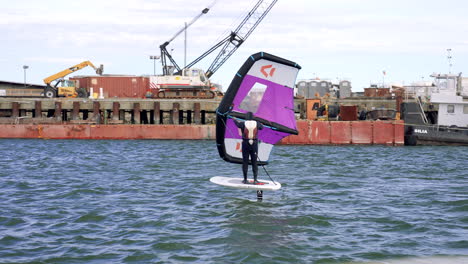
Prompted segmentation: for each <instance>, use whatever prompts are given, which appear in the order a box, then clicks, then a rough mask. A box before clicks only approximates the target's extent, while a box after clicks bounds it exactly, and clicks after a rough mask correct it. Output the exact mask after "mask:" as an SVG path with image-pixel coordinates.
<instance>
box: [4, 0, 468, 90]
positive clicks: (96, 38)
mask: <svg viewBox="0 0 468 264" xmlns="http://www.w3.org/2000/svg"><path fill="white" fill-rule="evenodd" d="M256 1H257V0H237V1H230V0H218V1H217V3H216V5H215V6H214V7H213V8H212V9H211V10H210V12H209V13H208V14H207V15H204V16H203V17H202V18H201V19H200V20H199V21H197V22H196V23H195V24H194V25H193V26H192V27H191V28H189V31H188V41H189V44H188V59H187V60H188V62H190V61H192V60H193V59H195V58H196V57H198V56H199V55H201V54H202V53H203V52H204V51H205V50H207V49H209V48H210V47H211V46H212V45H214V44H215V43H216V42H217V41H218V40H220V39H221V38H222V37H225V36H227V34H228V32H229V31H230V30H234V29H235V27H237V25H238V23H239V22H240V19H241V18H242V17H243V16H245V15H246V13H247V12H248V11H249V10H250V9H251V7H252V6H253V5H254V3H255V2H256ZM212 2H213V0H199V1H188V0H172V1H161V0H134V1H128V0H112V1H107V0H101V1H91V0H80V1H62V0H61V1H59V0H42V1H36V0H16V1H6V0H0V11H1V12H0V13H1V16H0V36H2V38H1V41H0V50H1V53H0V54H1V55H0V80H5V81H16V82H23V78H24V71H23V65H28V66H29V69H27V72H26V76H27V82H28V83H37V84H42V83H43V82H42V79H43V78H45V77H47V76H49V75H51V74H53V73H56V72H58V71H60V70H63V69H65V68H67V67H70V66H72V65H74V64H77V63H79V62H81V61H83V60H90V61H92V62H93V63H94V64H95V65H96V66H98V65H99V64H104V72H105V73H106V74H132V75H146V74H152V73H153V61H151V60H150V59H149V55H159V45H160V44H162V43H164V42H165V41H166V40H169V39H170V38H171V37H172V36H173V35H174V34H175V33H176V32H177V31H178V30H179V29H180V28H182V27H183V25H184V22H189V21H190V20H191V19H192V18H193V17H195V16H196V15H197V14H198V13H199V12H201V10H202V9H203V8H205V7H206V6H208V5H210V4H211V3H212ZM467 14H468V2H467V1H460V0H446V1H443V2H441V1H434V0H424V1H423V0H393V1H375V0H308V1H306V0H289V1H286V0H279V1H278V3H277V4H276V5H275V6H274V7H273V9H272V10H271V12H270V13H269V14H268V15H267V17H266V18H265V19H264V20H263V21H262V23H261V24H260V25H259V26H258V27H257V29H256V30H255V31H254V32H253V34H252V35H251V36H250V37H249V39H248V40H247V41H246V42H245V43H244V44H243V45H242V46H241V47H240V48H239V49H238V50H237V52H236V53H234V55H233V56H232V57H231V58H230V59H229V60H228V61H227V62H226V63H225V64H224V65H223V66H222V67H221V68H220V69H219V70H218V71H217V72H216V73H215V75H214V76H213V77H212V81H214V82H217V83H220V84H222V85H223V88H224V89H226V88H227V86H228V85H229V83H230V82H231V80H232V78H233V76H234V74H235V73H236V71H237V70H238V69H239V67H240V66H241V65H242V63H243V62H244V61H245V60H246V59H247V58H248V56H249V55H251V54H253V53H256V52H259V51H265V52H269V53H272V54H275V55H277V56H280V57H284V58H286V59H289V60H292V61H295V62H297V63H298V64H299V65H301V66H302V70H301V71H300V73H299V76H298V79H311V78H314V77H320V78H322V79H331V80H337V79H349V80H351V82H352V84H353V91H362V90H363V88H364V87H368V86H369V84H370V83H379V84H381V83H382V79H383V74H382V71H383V70H385V71H386V72H387V75H386V76H385V83H390V82H392V83H404V84H410V83H412V82H414V81H421V80H422V79H423V78H424V80H425V81H427V80H430V78H429V75H430V74H431V73H433V72H440V73H447V72H448V71H449V66H448V60H447V49H448V48H451V49H452V57H453V59H452V64H453V67H452V73H458V72H463V71H465V72H466V73H465V76H468V15H467ZM183 42H184V38H183V34H182V35H181V36H179V38H177V39H176V40H174V41H173V42H172V43H171V45H170V46H169V50H170V49H171V48H173V49H174V51H173V55H174V57H175V59H176V61H177V62H178V64H179V65H183V64H184V60H183V55H184V48H183ZM212 59H213V58H211V57H209V58H207V59H206V60H204V61H202V63H200V64H198V65H197V66H198V67H200V68H202V69H205V70H206V69H207V68H208V66H209V64H210V63H211V62H212ZM156 72H157V73H161V65H160V62H159V61H158V62H157V65H156ZM92 74H94V71H93V70H92V69H89V68H88V69H84V70H81V71H79V72H76V73H75V74H72V76H73V75H92Z"/></svg>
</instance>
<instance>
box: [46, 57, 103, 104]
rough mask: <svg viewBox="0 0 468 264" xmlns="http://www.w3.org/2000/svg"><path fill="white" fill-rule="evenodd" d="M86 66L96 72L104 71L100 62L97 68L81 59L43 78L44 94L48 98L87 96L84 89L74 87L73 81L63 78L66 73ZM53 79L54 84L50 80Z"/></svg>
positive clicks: (100, 73)
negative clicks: (73, 64) (75, 63)
mask: <svg viewBox="0 0 468 264" xmlns="http://www.w3.org/2000/svg"><path fill="white" fill-rule="evenodd" d="M86 66H90V67H92V68H93V69H94V70H95V71H96V73H97V74H99V75H102V72H103V71H104V66H103V65H102V64H101V65H100V67H99V68H97V67H96V66H94V64H92V63H91V62H90V61H83V62H82V63H79V64H77V65H75V66H72V67H70V68H68V69H65V70H63V71H61V72H58V73H56V74H53V75H51V76H49V77H47V78H45V79H44V83H45V84H46V85H47V86H46V87H45V88H44V96H45V97H48V98H54V97H58V96H65V97H87V96H88V92H87V91H86V89H84V88H83V89H76V85H75V82H74V81H71V80H65V79H63V78H64V77H65V76H67V75H68V74H71V73H73V72H76V71H78V70H81V69H83V68H84V67H86ZM54 81H55V84H53V85H52V82H54Z"/></svg>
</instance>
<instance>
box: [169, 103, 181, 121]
mask: <svg viewBox="0 0 468 264" xmlns="http://www.w3.org/2000/svg"><path fill="white" fill-rule="evenodd" d="M179 109H180V104H179V103H173V104H172V114H171V124H174V125H178V124H179Z"/></svg>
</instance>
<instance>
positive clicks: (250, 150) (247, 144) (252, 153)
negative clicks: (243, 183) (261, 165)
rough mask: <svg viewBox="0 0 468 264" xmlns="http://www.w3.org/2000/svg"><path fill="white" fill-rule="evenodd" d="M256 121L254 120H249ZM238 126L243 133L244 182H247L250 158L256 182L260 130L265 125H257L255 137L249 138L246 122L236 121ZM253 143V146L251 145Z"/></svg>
mask: <svg viewBox="0 0 468 264" xmlns="http://www.w3.org/2000/svg"><path fill="white" fill-rule="evenodd" d="M247 121H254V120H247ZM234 122H235V123H236V126H237V127H238V128H240V129H241V131H242V172H243V174H244V180H247V171H248V168H249V157H250V160H251V163H252V171H253V175H254V181H256V180H257V175H258V165H257V153H258V137H257V136H258V130H261V129H263V125H262V124H261V123H260V122H257V121H254V122H256V123H257V126H256V128H254V129H253V131H252V132H253V133H252V134H253V135H252V137H251V138H249V131H248V129H247V128H246V126H245V121H242V122H238V121H236V120H235V119H234ZM251 143H252V144H251Z"/></svg>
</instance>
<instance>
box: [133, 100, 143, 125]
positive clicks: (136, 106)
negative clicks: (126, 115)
mask: <svg viewBox="0 0 468 264" xmlns="http://www.w3.org/2000/svg"><path fill="white" fill-rule="evenodd" d="M140 118H141V112H140V103H134V104H133V123H134V124H140Z"/></svg>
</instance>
